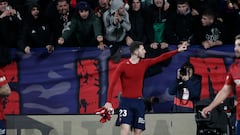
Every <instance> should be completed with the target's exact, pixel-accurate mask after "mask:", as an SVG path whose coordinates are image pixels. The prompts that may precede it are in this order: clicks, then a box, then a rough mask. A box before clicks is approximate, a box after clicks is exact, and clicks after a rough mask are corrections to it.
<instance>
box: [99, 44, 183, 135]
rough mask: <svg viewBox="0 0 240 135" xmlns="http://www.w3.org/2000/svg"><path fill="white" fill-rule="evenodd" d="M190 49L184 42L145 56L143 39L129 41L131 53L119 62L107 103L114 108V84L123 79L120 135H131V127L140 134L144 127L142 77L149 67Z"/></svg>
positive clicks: (119, 122) (118, 124) (120, 105)
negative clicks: (155, 55) (160, 52)
mask: <svg viewBox="0 0 240 135" xmlns="http://www.w3.org/2000/svg"><path fill="white" fill-rule="evenodd" d="M185 50H187V45H186V44H183V45H182V46H180V47H179V48H178V49H176V50H173V51H170V52H167V53H164V54H162V55H160V56H158V57H155V58H148V59H144V57H145V53H146V50H145V49H144V45H143V43H142V42H139V41H134V42H132V43H131V44H130V53H131V57H130V58H129V59H127V60H124V61H122V62H121V63H119V65H118V67H117V68H116V70H115V73H114V77H113V78H112V81H111V82H110V85H109V89H108V96H107V102H106V103H105V105H104V107H105V108H107V109H109V110H111V109H112V108H113V106H112V103H111V100H112V99H113V87H114V86H115V85H116V83H117V82H118V79H119V78H120V80H121V85H122V94H121V98H120V104H119V112H118V119H117V122H116V125H117V126H121V135H128V134H129V133H130V132H131V128H133V129H134V131H133V132H134V135H140V134H141V133H142V131H144V130H145V117H144V116H145V105H144V99H143V94H142V89H143V79H144V74H145V71H146V69H147V68H148V67H150V66H152V65H154V64H156V63H159V62H161V61H164V60H167V59H168V58H170V57H172V56H174V55H175V54H177V53H178V52H182V51H185Z"/></svg>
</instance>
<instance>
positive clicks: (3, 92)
mask: <svg viewBox="0 0 240 135" xmlns="http://www.w3.org/2000/svg"><path fill="white" fill-rule="evenodd" d="M10 93H11V89H10V87H9V85H8V80H7V78H6V76H5V73H4V67H0V135H6V132H7V131H6V118H5V114H4V106H5V104H4V98H5V97H6V96H8V95H10Z"/></svg>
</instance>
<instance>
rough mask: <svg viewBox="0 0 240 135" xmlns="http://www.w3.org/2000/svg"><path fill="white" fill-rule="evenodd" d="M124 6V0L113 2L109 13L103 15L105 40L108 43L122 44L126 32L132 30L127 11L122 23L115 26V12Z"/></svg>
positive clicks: (114, 0)
mask: <svg viewBox="0 0 240 135" xmlns="http://www.w3.org/2000/svg"><path fill="white" fill-rule="evenodd" d="M123 5H124V3H123V1H122V0H113V1H112V3H111V7H110V9H109V10H108V11H106V12H104V14H103V22H104V27H105V33H106V35H105V38H106V39H107V40H108V41H112V42H121V41H122V40H124V37H125V36H126V32H127V31H129V30H130V29H131V23H130V21H129V15H128V12H127V11H125V14H124V15H123V16H121V17H122V20H123V21H122V22H121V23H118V24H116V25H115V24H114V23H113V22H114V12H115V11H116V10H118V9H120V8H121V7H122V6H123Z"/></svg>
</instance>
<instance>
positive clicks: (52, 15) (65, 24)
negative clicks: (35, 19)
mask: <svg viewBox="0 0 240 135" xmlns="http://www.w3.org/2000/svg"><path fill="white" fill-rule="evenodd" d="M74 11H75V10H74V9H73V8H71V6H70V4H69V1H68V0H56V1H51V2H50V3H49V4H48V6H47V8H46V10H45V16H46V18H47V22H48V23H49V26H50V29H51V31H52V35H51V44H52V45H57V41H58V38H59V37H61V36H62V33H63V32H64V31H65V30H68V29H69V28H70V25H71V18H72V16H73V14H74ZM63 46H67V47H69V46H71V47H73V46H77V41H76V38H75V37H74V36H72V37H70V38H69V39H68V40H66V41H64V45H63Z"/></svg>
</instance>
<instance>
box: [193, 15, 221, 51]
mask: <svg viewBox="0 0 240 135" xmlns="http://www.w3.org/2000/svg"><path fill="white" fill-rule="evenodd" d="M198 28H199V29H198V30H196V33H195V34H194V37H195V39H194V40H195V41H194V42H196V44H201V45H202V46H203V47H204V48H205V49H208V48H210V47H214V46H219V45H222V44H223V39H224V26H223V23H222V22H221V21H219V20H218V19H216V14H215V13H214V12H213V11H212V10H206V11H205V12H204V13H203V14H202V18H201V26H200V27H198Z"/></svg>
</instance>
